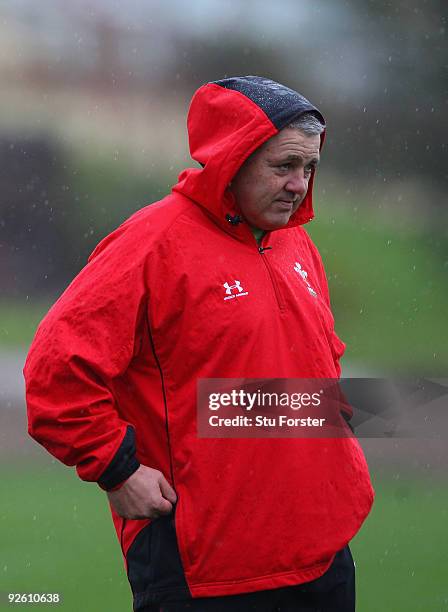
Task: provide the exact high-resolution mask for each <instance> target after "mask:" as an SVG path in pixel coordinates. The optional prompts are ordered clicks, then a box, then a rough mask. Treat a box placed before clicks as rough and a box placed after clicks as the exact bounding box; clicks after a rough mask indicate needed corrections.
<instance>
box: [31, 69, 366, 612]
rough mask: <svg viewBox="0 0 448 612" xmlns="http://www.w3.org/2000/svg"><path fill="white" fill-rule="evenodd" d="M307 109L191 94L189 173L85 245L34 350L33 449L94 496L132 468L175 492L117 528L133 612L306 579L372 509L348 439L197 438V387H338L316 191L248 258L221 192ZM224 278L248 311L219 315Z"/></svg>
mask: <svg viewBox="0 0 448 612" xmlns="http://www.w3.org/2000/svg"><path fill="white" fill-rule="evenodd" d="M305 111H311V112H313V113H315V114H316V115H317V116H319V117H320V116H321V115H320V113H319V111H318V110H317V109H316V108H315V107H313V106H312V105H311V104H310V103H309V102H308V101H307V100H305V98H303V97H302V96H300V95H299V94H297V93H296V92H293V91H292V90H290V89H288V88H285V87H283V86H281V85H279V84H277V83H274V82H272V81H268V80H266V79H262V78H260V77H239V78H233V79H225V80H223V81H217V82H215V83H209V84H207V85H204V86H203V87H201V88H200V89H199V90H198V91H197V92H196V94H195V96H194V98H193V101H192V104H191V109H190V113H189V117H188V130H189V138H190V150H191V155H192V157H193V158H194V159H195V160H196V161H198V162H199V163H200V164H201V165H202V166H203V167H202V168H201V169H200V168H197V169H188V170H186V171H184V172H183V173H182V174H181V175H180V177H179V182H178V184H177V185H176V186H175V187H174V188H173V192H172V194H170V195H169V196H167V197H166V198H164V199H163V200H161V201H160V202H157V203H155V204H152V205H150V206H148V207H146V208H144V209H142V210H140V211H139V212H137V213H136V214H135V215H133V216H132V217H131V218H130V219H128V220H127V221H126V222H125V223H123V225H121V226H120V227H119V228H118V229H117V230H116V231H114V232H113V233H112V234H110V235H109V236H108V237H107V238H105V239H104V240H103V241H102V242H101V243H100V244H99V245H98V247H97V248H96V249H95V251H94V252H93V254H92V256H91V257H90V259H89V263H88V264H87V265H86V267H85V268H84V269H83V270H82V271H81V272H80V274H79V275H78V276H77V277H76V278H75V280H74V281H73V282H72V283H71V285H70V286H69V287H68V288H67V290H66V291H65V292H64V293H63V295H62V296H61V297H60V298H59V300H58V301H57V302H56V304H55V305H54V306H53V307H52V309H51V310H50V311H49V313H48V315H47V316H46V318H45V319H44V320H43V322H42V323H41V324H40V326H39V328H38V331H37V333H36V337H35V339H34V342H33V344H32V346H31V349H30V352H29V356H28V359H27V363H26V366H25V377H26V383H27V402H28V414H29V431H30V434H31V435H32V436H33V437H34V438H35V439H36V440H37V441H38V442H40V443H41V444H43V445H44V446H45V447H46V448H47V449H48V451H49V452H50V453H52V454H53V455H54V456H55V457H57V458H58V459H60V460H61V461H63V462H64V463H66V464H67V465H76V469H77V471H78V474H79V476H80V477H81V478H82V479H84V480H88V481H97V482H99V483H100V485H101V486H102V487H103V488H106V489H110V488H113V487H114V486H115V485H117V484H118V483H120V482H122V481H123V480H124V479H126V478H127V477H129V475H130V474H132V473H133V472H134V471H135V470H136V469H137V467H138V465H139V463H143V464H145V465H148V466H151V467H153V468H156V469H159V470H161V471H162V472H163V473H164V474H165V476H166V477H167V478H168V480H169V481H170V482H171V484H172V486H173V487H174V488H175V490H176V492H177V496H178V502H177V504H176V510H175V515H174V516H172V517H168V518H163V519H158V520H155V521H149V520H124V519H122V518H120V517H118V516H117V515H116V514H115V513H113V518H114V522H115V526H116V529H117V533H118V536H119V539H120V543H121V546H122V550H123V554H124V556H125V559H126V565H127V571H128V576H129V580H130V582H131V586H132V589H133V592H134V606H135V609H136V610H138V609H140V608H141V607H143V606H144V605H147V604H148V603H149V602H151V601H163V600H164V599H170V598H173V597H174V598H176V597H179V596H184V595H185V594H188V595H190V594H191V595H192V596H193V597H205V596H218V595H230V594H236V593H245V592H250V591H258V590H263V589H272V588H277V587H284V586H289V585H295V584H298V583H302V582H306V581H309V580H313V579H315V578H317V577H319V576H320V575H322V574H323V573H324V572H325V570H326V569H327V568H328V567H329V565H330V564H331V561H332V559H333V556H334V554H335V552H336V551H338V550H340V549H341V548H343V547H344V546H345V545H346V544H347V543H348V542H349V540H350V539H351V538H352V537H353V536H354V535H355V534H356V533H357V531H358V530H359V528H360V526H361V524H362V522H363V521H364V519H365V517H366V516H367V514H368V512H369V510H370V507H371V504H372V500H373V492H372V488H371V484H370V480H369V476H368V470H367V466H366V462H365V459H364V455H363V452H362V450H361V448H360V446H359V444H358V442H357V441H356V439H354V438H343V439H294V438H288V439H272V438H269V439H266V438H263V439H200V438H198V436H197V434H196V389H197V381H198V379H202V378H243V377H247V378H265V377H269V378H274V377H275V378H277V377H278V378H336V379H337V378H338V377H339V375H340V366H339V358H340V357H341V355H342V353H343V350H344V345H343V343H342V342H341V341H340V340H339V338H338V337H337V336H336V334H335V332H334V321H333V316H332V313H331V310H330V302H329V296H328V288H327V282H326V278H325V272H324V269H323V266H322V262H321V259H320V256H319V254H318V252H317V250H316V247H315V246H314V245H313V243H312V242H311V240H310V238H309V237H308V235H307V233H306V231H305V230H304V229H303V227H302V225H303V224H304V223H306V222H307V221H309V220H310V219H312V217H313V209H312V184H313V178H314V177H311V179H310V185H309V191H308V194H307V196H306V198H305V200H304V202H303V203H302V204H301V206H300V207H299V209H298V211H297V212H296V213H295V214H294V215H293V216H292V217H291V219H290V221H289V223H288V225H287V226H286V227H285V228H283V229H281V230H277V231H273V232H268V233H267V234H266V235H265V237H264V238H263V241H262V247H263V248H261V249H260V248H259V246H258V244H257V243H256V241H255V239H254V237H253V235H252V233H251V231H250V228H249V227H248V226H247V225H246V224H245V223H244V222H238V221H239V220H240V219H239V216H238V215H239V212H240V211H239V210H238V209H237V207H236V204H235V201H234V199H233V197H232V195H231V193H230V192H229V190H228V189H227V186H228V183H229V181H230V180H231V179H232V177H233V176H234V175H235V173H236V172H237V170H238V169H239V167H240V166H241V164H242V163H243V161H244V160H245V159H246V158H247V157H248V156H249V155H250V154H251V153H252V152H253V151H254V150H255V149H257V148H258V147H259V146H260V145H261V144H262V143H263V142H265V141H266V140H267V139H269V138H270V137H271V136H273V135H275V134H276V133H277V132H278V131H279V130H280V129H282V127H285V126H286V125H288V123H290V122H291V121H292V120H293V119H295V118H297V117H298V116H299V115H300V114H302V113H303V112H305ZM322 140H323V139H322ZM265 247H272V248H271V249H269V250H264V248H265ZM296 262H300V264H301V265H302V267H303V269H305V270H306V271H307V273H308V277H307V278H308V281H309V283H310V285H311V286H312V287H313V289H314V290H315V292H316V293H317V296H316V295H312V294H311V292H310V291H309V290H308V287H307V285H306V284H305V282H303V279H302V278H301V276H300V275H298V274H297V272H296V271H295V270H294V266H295V264H296ZM236 280H238V281H239V283H240V286H241V287H242V288H243V289H244V293H245V295H244V296H242V297H240V298H239V299H230V300H225V299H224V297H225V296H226V293H225V288H224V284H225V283H228V284H229V285H233V284H234V283H235V281H236Z"/></svg>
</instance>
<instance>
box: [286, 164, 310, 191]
mask: <svg viewBox="0 0 448 612" xmlns="http://www.w3.org/2000/svg"><path fill="white" fill-rule="evenodd" d="M285 189H286V190H287V191H289V192H291V193H294V194H296V195H298V196H299V197H303V196H305V195H306V192H307V189H308V178H307V177H305V173H304V170H303V169H300V170H297V172H295V173H294V174H293V175H292V176H290V177H289V180H288V182H287V183H286V185H285Z"/></svg>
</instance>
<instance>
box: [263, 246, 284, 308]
mask: <svg viewBox="0 0 448 612" xmlns="http://www.w3.org/2000/svg"><path fill="white" fill-rule="evenodd" d="M270 249H272V247H269V246H268V247H264V246H262V245H259V246H258V252H259V253H260V255H261V259H262V260H263V263H264V265H265V266H266V270H267V272H268V275H269V278H270V279H271V285H272V289H273V291H274V295H275V298H276V300H277V304H278V307H279V309H280V310H282V311H283V310H285V305H284V302H283V300H282V297H281V294H280V289H279V287H278V284H277V282H276V280H275V273H274V270H273V269H272V266H271V264H270V263H269V258H268V257H267V256H266V255H265V252H266V251H268V250H270Z"/></svg>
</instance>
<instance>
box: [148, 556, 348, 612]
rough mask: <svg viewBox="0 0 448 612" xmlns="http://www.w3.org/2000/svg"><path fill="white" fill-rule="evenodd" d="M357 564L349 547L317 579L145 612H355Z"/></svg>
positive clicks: (159, 606) (153, 607)
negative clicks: (289, 585) (355, 564)
mask: <svg viewBox="0 0 448 612" xmlns="http://www.w3.org/2000/svg"><path fill="white" fill-rule="evenodd" d="M354 610H355V566H354V563H353V558H352V555H351V552H350V549H349V547H348V546H346V547H345V548H343V549H342V550H341V551H339V552H338V553H337V554H336V556H335V558H334V561H333V563H332V564H331V566H330V567H329V568H328V570H327V571H326V572H325V574H323V576H321V577H320V578H317V579H316V580H313V581H311V582H306V583H304V584H299V585H297V586H292V587H285V588H281V589H273V590H270V591H257V592H256V593H245V594H242V595H228V596H225V597H201V598H198V599H189V600H185V601H179V602H173V603H165V604H156V605H152V606H149V607H147V608H145V610H144V611H143V612H327V611H328V612H354Z"/></svg>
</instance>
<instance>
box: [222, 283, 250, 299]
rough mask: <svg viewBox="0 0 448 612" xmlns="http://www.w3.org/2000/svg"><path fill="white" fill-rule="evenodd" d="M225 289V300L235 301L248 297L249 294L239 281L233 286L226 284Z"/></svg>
mask: <svg viewBox="0 0 448 612" xmlns="http://www.w3.org/2000/svg"><path fill="white" fill-rule="evenodd" d="M223 287H224V289H225V290H226V294H225V296H224V299H225V300H233V299H234V298H237V297H243V295H247V294H248V293H249V292H248V291H244V289H243V287H242V286H241V283H240V281H239V280H234V281H233V285H229V283H224V284H223Z"/></svg>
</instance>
